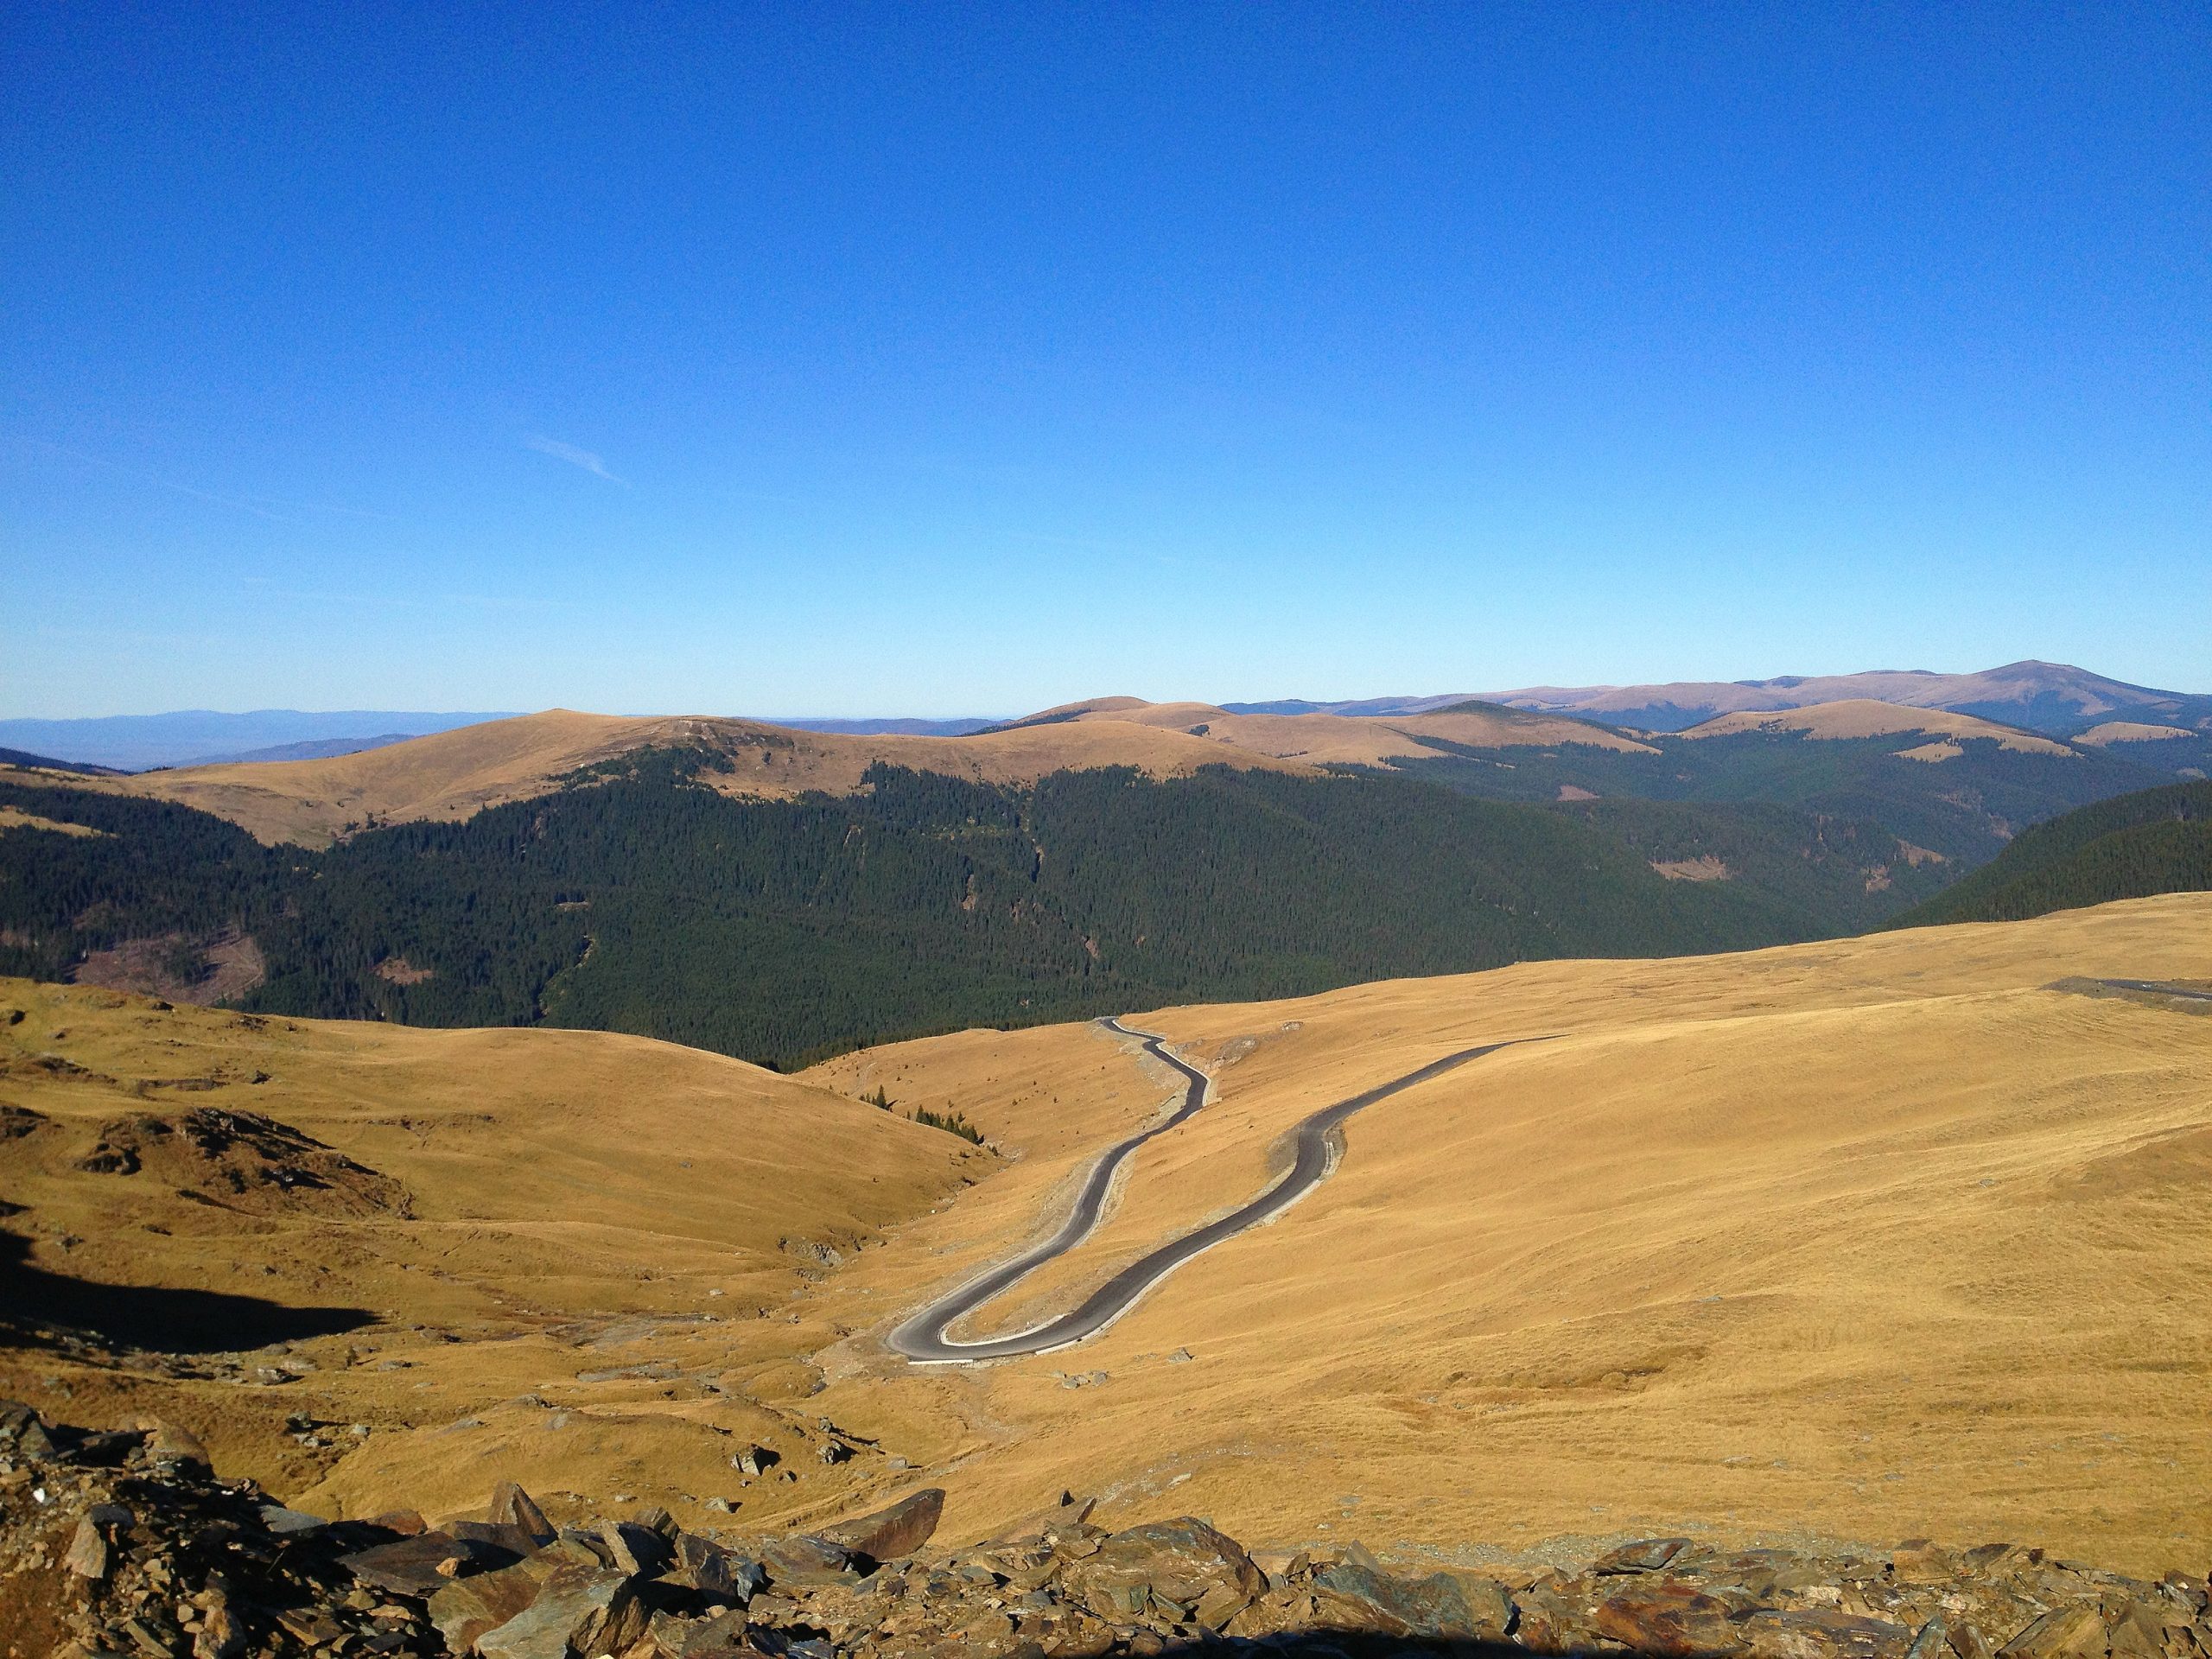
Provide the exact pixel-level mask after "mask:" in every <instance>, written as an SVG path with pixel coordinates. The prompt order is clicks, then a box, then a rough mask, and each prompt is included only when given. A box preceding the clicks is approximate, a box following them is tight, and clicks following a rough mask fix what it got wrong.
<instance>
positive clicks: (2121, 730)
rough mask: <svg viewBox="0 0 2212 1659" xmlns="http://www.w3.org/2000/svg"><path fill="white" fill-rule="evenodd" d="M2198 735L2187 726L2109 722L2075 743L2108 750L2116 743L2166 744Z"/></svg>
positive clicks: (2128, 721) (2089, 730)
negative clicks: (2180, 738)
mask: <svg viewBox="0 0 2212 1659" xmlns="http://www.w3.org/2000/svg"><path fill="white" fill-rule="evenodd" d="M2196 735H2198V734H2196V733H2195V732H2192V731H2190V729H2189V728H2187V727H2185V726H2146V725H2145V724H2144V723H2143V722H2142V721H2137V720H2108V721H2105V722H2104V723H2103V724H2102V725H2101V726H2092V727H2091V728H2089V729H2088V731H2086V732H2083V733H2082V734H2081V735H2080V736H2079V737H2076V738H2075V740H2074V741H2075V742H2076V743H2088V744H2090V745H2093V746H2094V747H2097V748H2106V747H2109V746H2111V745H2112V744H2114V743H2166V742H2171V741H2173V740H2174V739H2175V738H2177V737H2195V736H2196Z"/></svg>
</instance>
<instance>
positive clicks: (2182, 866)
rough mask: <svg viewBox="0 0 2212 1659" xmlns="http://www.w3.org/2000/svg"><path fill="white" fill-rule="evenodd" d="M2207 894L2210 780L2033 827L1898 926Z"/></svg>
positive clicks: (2211, 870) (2211, 845) (2008, 918)
mask: <svg viewBox="0 0 2212 1659" xmlns="http://www.w3.org/2000/svg"><path fill="white" fill-rule="evenodd" d="M2208 891H2212V783H2190V784H2170V785H2165V786H2164V787H2162V788H2158V789H2146V790H2142V791H2139V792H2137V793H2135V794H2132V795H2123V796H2120V798H2118V799H2116V800H2110V801H2100V802H2098V803H2097V804H2095V805H2094V806H2085V807H2082V808H2081V809H2080V810H2076V811H2073V812H2069V813H2067V814H2066V815H2065V816H2064V817H2057V818H2053V819H2051V820H2050V822H2049V823H2039V824H2037V825H2036V826H2035V828H2033V829H2029V830H2027V831H2026V832H2025V833H2024V834H2023V835H2021V836H2020V837H2019V838H2018V840H2017V841H2015V842H2012V845H2011V846H2009V847H2007V848H2006V849H2005V850H2004V851H2003V852H2002V853H2000V854H1999V855H1998V856H1997V857H1996V858H1994V859H1993V860H1991V861H1989V862H1988V863H1987V864H1985V865H1983V866H1982V867H1981V868H1980V869H1978V870H1976V871H1974V873H1973V874H1971V875H1968V876H1967V878H1966V879H1965V880H1961V881H1960V882H1959V883H1958V884H1957V885H1956V886H1955V887H1951V888H1949V889H1948V890H1947V891H1946V892H1944V893H1941V894H1938V895H1937V896H1936V898H1934V899H1929V900H1928V901H1927V902H1926V903H1924V904H1922V905H1919V906H1916V907H1915V908H1913V909H1911V910H1910V911H1907V912H1905V913H1904V915H1902V916H1900V917H1898V918H1897V919H1896V925H1897V926H1900V927H1912V926H1921V925H1927V924H1930V923H1936V922H2013V921H2023V920H2025V919H2026V918H2029V917H2031V916H2044V915H2048V914H2049V913H2050V912H2052V911H2054V910H2072V909H2075V908H2078V907H2079V906H2083V905H2101V904H2107V903H2109V902H2111V901H2112V900H2113V899H2145V898H2149V897H2150V896H2151V895H2152V894H2153V893H2202V892H2208Z"/></svg>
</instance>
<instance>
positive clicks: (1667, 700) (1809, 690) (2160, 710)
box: [1222, 662, 2212, 737]
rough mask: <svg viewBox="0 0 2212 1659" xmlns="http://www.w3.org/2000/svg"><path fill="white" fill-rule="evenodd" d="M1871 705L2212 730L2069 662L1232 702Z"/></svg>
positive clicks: (1672, 726)
mask: <svg viewBox="0 0 2212 1659" xmlns="http://www.w3.org/2000/svg"><path fill="white" fill-rule="evenodd" d="M1860 699H1871V700H1872V701H1873V702H1889V703H1897V704H1900V705H1902V706H1904V707H1905V708H1908V709H1949V710H1951V711H1953V712H1954V713H1957V714H1963V715H1980V717H1981V718H1982V719H1984V720H1993V721H2002V722H2003V723H2004V724H2005V725H2008V726H2021V727H2025V728H2027V729H2028V730H2030V731H2033V732H2044V733H2048V734H2050V735H2052V736H2055V737H2073V736H2075V735H2077V734H2081V733H2083V732H2087V731H2089V730H2091V729H2092V728H2095V727H2097V726H2101V725H2107V724H2112V723H2116V722H2117V723H2127V724H2141V725H2152V726H2182V727H2187V728H2193V729H2195V730H2198V731H2212V696H2201V695H2197V694H2194V693H2190V692H2183V691H2161V690H2157V689H2155V688H2153V687H2151V686H2145V685H2131V684H2129V683H2126V681H2124V680H2113V679H2107V677H2104V676H2103V675H2101V674H2092V673H2090V672H2089V671H2088V670H2087V669H2081V668H2075V667H2072V666H2070V665H2069V664H2064V663H2038V662H2021V663H2011V664H2006V665H2005V667H2003V668H1992V669H1985V670H1983V671H1981V672H1980V673H1975V674H1936V673H1931V672H1929V671H1927V670H1924V669H1910V670H1878V671H1872V672H1869V673H1864V674H1828V675H1815V676H1809V677H1808V676H1801V675H1795V674H1786V675H1783V677H1780V678H1778V679H1771V680H1726V681H1721V680H1685V681H1678V682H1675V683H1670V684H1666V685H1586V686H1572V687H1564V686H1551V685H1540V686H1524V687H1523V688H1522V689H1521V690H1517V691H1479V692H1468V691H1458V692H1450V693H1446V694H1445V695H1443V696H1410V697H1367V698H1363V699H1358V700H1356V701H1352V702H1306V701H1304V700H1302V699H1299V698H1285V699H1281V700H1279V701H1276V702H1230V703H1224V704H1223V705H1222V706H1223V707H1224V709H1228V710H1229V711H1230V713H1232V714H1268V715H1306V714H1330V715H1423V714H1428V713H1430V712H1432V711H1433V710H1435V709H1444V708H1448V707H1450V706H1451V705H1452V704H1453V703H1457V702H1469V701H1471V700H1480V701H1481V702H1497V703H1503V704H1504V705H1506V706H1507V707H1508V708H1512V709H1535V710H1539V711H1541V712H1543V713H1546V714H1563V715H1580V716H1581V717H1582V718H1584V719H1586V720H1599V721H1605V722H1606V723H1608V724H1610V725H1615V726H1630V727H1634V728H1637V729H1638V730H1641V731H1648V732H1679V731H1683V730H1686V729H1687V728H1689V727H1692V726H1696V725H1701V724H1702V723H1703V722H1705V721H1708V720H1711V719H1713V717H1714V716H1715V715H1731V714H1738V713H1744V712H1746V711H1761V710H1770V709H1803V708H1808V707H1810V706H1811V705H1813V704H1815V703H1823V702H1851V701H1857V700H1860Z"/></svg>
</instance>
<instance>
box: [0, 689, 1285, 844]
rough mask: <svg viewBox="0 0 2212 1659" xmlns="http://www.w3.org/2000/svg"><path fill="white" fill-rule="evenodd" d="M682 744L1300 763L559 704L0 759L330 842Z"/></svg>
mask: <svg viewBox="0 0 2212 1659" xmlns="http://www.w3.org/2000/svg"><path fill="white" fill-rule="evenodd" d="M678 745H682V746H696V747H705V748H707V749H709V750H712V751H713V752H715V754H716V755H717V756H718V757H719V758H718V761H717V770H715V771H714V772H709V774H708V775H707V779H706V781H708V782H709V783H711V784H713V785H715V787H717V788H719V789H721V790H724V791H727V792H728V793H730V794H734V795H746V796H753V797H762V798H786V797H790V796H793V795H798V794H800V793H802V792H804V791H807V790H823V791H828V792H829V793H831V794H848V793H850V792H851V791H854V790H856V789H858V788H859V787H860V786H861V778H862V776H863V774H865V773H866V772H867V771H868V768H869V767H870V766H874V765H875V764H876V763H877V762H878V761H886V762H888V763H890V764H891V765H893V766H908V767H912V768H913V769H914V770H916V771H919V772H941V773H944V774H946V775H948V776H951V777H957V778H966V779H974V780H976V781H977V782H982V783H998V784H1017V783H1030V782H1033V781H1035V780H1036V779H1039V778H1040V777H1042V776H1044V775H1045V774H1046V773H1047V772H1061V771H1070V770H1081V769H1084V768H1087V767H1096V766H1135V767H1137V768H1138V769H1139V770H1141V771H1142V772H1147V773H1148V774H1150V775H1151V776H1153V777H1155V778H1167V777H1177V776H1181V775H1183V774H1185V773H1187V772H1194V771H1196V770H1197V769H1198V767H1200V766H1218V765H1224V764H1225V765H1231V766H1266V767H1269V768H1273V769H1276V770H1299V768H1298V767H1296V766H1289V765H1287V764H1286V763H1284V762H1282V761H1280V760H1275V759H1274V757H1272V756H1268V755H1265V754H1261V753H1244V752H1239V751H1234V750H1230V749H1228V748H1226V747H1224V746H1222V745H1218V744H1215V745H1209V744H1207V743H1205V741H1202V740H1200V739H1198V738H1194V737H1192V736H1190V735H1188V734H1185V733H1183V732H1179V731H1174V730H1170V729H1164V728H1159V727H1154V726H1143V725H1135V724H1128V723H1123V722H1118V721H1117V722H1109V723H1107V724H1103V725H1083V726H1077V725H1053V726H1046V727H1037V728H1017V729H1013V730H1007V731H1001V732H988V733H981V734H976V735H975V736H972V737H962V738H947V737H917V736H910V735H905V734H895V733H894V734H881V735H867V736H860V735H852V734H843V733H836V732H810V731H798V730H794V729H791V728H785V727H781V726H770V725H766V724H764V723H762V722H760V721H749V720H721V719H709V718H706V717H703V716H693V715H681V716H666V717H652V718H635V719H633V718H626V717H624V716H620V715H588V714H578V713H576V712H575V711H574V710H572V709H549V710H547V711H546V712H545V713H543V714H537V715H520V716H518V717H517V718H515V719H513V720H495V721H485V722H483V723H482V724H480V725H475V726H466V727H462V728H458V729H456V730H454V731H450V732H439V733H435V734H432V735H430V736H429V737H418V738H412V739H410V740H409V741H406V742H404V743H393V744H390V745H387V746H386V747H383V748H379V749H368V750H364V751H362V752H360V753H355V754H347V755H340V756H338V757H335V758H334V759H330V760H283V761H269V762H257V763H245V764H235V765H231V766H186V767H180V768H178V769H176V770H174V771H167V772H142V773H138V774H136V775H134V776H128V777H115V778H87V777H85V776H83V775H80V774H76V773H65V772H39V771H36V770H34V769H28V768H21V767H0V778H5V779H8V780H10V781H11V782H18V783H26V784H35V783H40V782H44V783H49V784H56V785H68V786H69V787H72V788H78V789H97V790H109V791H116V792H118V793H124V794H135V795H146V796H151V797H154V798H157V799H161V800H167V801H175V802H178V803H181V804H183V805H186V806H192V807H197V808H198V809H199V810H201V811H203V812H212V813H213V814H214V815H215V816H216V817H222V818H227V819H229V820H230V821H231V822H232V823H235V824H238V826H239V827H240V828H242V829H245V830H246V831H247V832H248V833H250V834H251V835H252V836H255V837H257V839H259V840H261V841H263V842H270V843H275V842H296V843H298V844H299V845H302V846H306V847H321V846H326V845H327V844H328V843H329V842H331V841H333V840H334V839H335V838H336V837H338V836H341V835H343V834H345V833H346V831H347V830H349V829H357V828H360V827H362V826H365V825H367V824H370V823H398V822H403V821H405V820H409V819H420V818H434V819H435V818H466V817H469V816H470V815H471V814H473V813H474V812H477V811H479V810H481V809H483V808H485V807H486V806H494V805H498V804H500V803H501V802H505V801H515V800H526V799H528V798H531V797H532V796H536V795H543V794H544V793H546V792H547V791H549V790H550V789H552V788H553V787H554V786H555V784H556V780H557V779H560V778H562V777H563V776H564V775H566V774H568V773H569V772H575V771H577V770H578V769H580V768H582V767H585V766H595V765H598V764H600V763H601V762H603V761H608V760H616V759H619V758H620V756H622V755H624V754H627V753H633V752H635V751H637V750H639V749H645V748H652V747H674V746H678Z"/></svg>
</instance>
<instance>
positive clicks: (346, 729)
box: [0, 709, 507, 772]
mask: <svg viewBox="0 0 2212 1659" xmlns="http://www.w3.org/2000/svg"><path fill="white" fill-rule="evenodd" d="M506 718H507V716H506V715H500V714H425V713H421V712H410V711H395V710H391V709H331V710H327V711H322V712H317V711H313V710H307V709H252V710H250V711H248V712H247V713H245V714H225V713H222V712H220V711H219V710H216V709H179V710H177V711H175V713H172V714H166V715H105V716H102V717H100V718H98V719H92V720H0V748H11V749H29V750H30V751H31V752H33V753H37V754H48V755H53V756H54V757H55V758H56V759H59V760H69V761H74V762H77V763H79V764H82V765H91V766H113V767H117V768H118V769H119V770H121V771H124V772H143V771H145V770H146V769H147V768H149V767H151V766H193V765H203V764H211V763H212V762H213V760H216V759H217V758H218V757H222V758H227V759H235V760H247V759H251V760H280V759H297V758H301V757H298V756H280V755H276V754H270V753H264V752H265V751H268V750H271V749H277V748H282V747H289V746H291V745H295V744H307V743H317V742H326V743H327V742H331V741H343V742H345V743H346V744H347V745H350V746H351V747H352V750H358V749H361V748H367V747H373V746H374V745H376V744H378V743H379V742H387V741H396V740H397V739H399V738H406V737H423V736H425V735H427V734H429V733H431V732H448V731H451V730H452V729H453V728H454V727H456V726H474V725H476V724H478V723H480V721H487V720H505V719H506ZM334 752H335V753H348V752H351V751H350V750H340V751H327V750H326V751H321V753H334Z"/></svg>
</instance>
